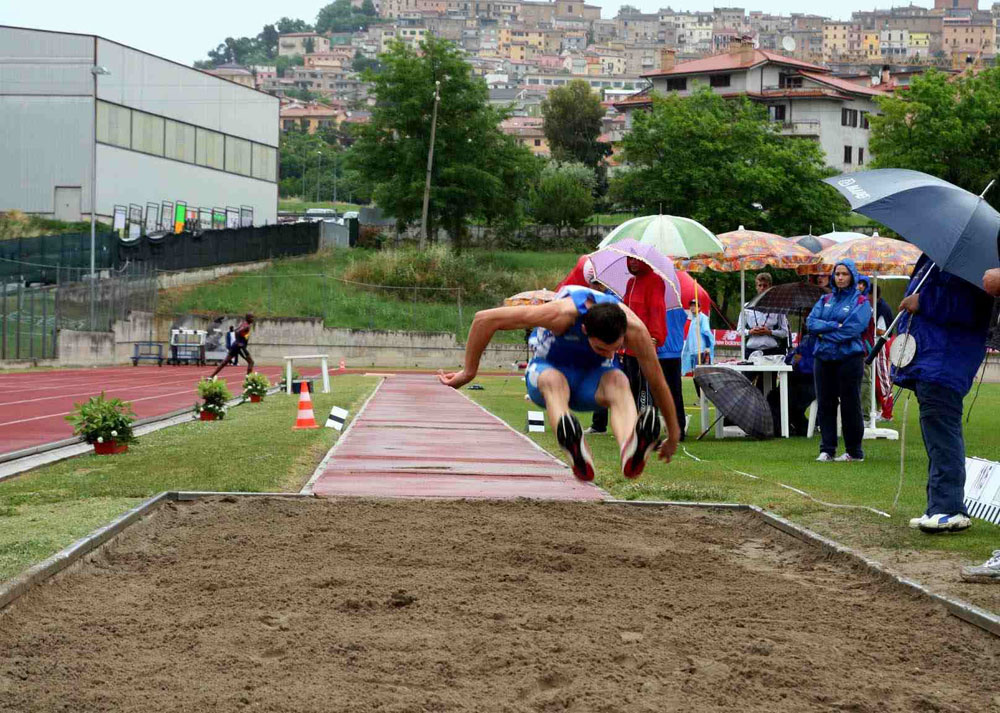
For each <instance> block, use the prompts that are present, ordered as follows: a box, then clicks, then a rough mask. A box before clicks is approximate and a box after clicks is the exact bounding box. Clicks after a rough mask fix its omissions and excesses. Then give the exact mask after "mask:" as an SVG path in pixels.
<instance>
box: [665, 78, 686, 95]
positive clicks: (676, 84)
mask: <svg viewBox="0 0 1000 713" xmlns="http://www.w3.org/2000/svg"><path fill="white" fill-rule="evenodd" d="M687 84H688V80H687V77H668V78H667V91H668V92H683V91H687Z"/></svg>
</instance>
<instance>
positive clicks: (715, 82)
mask: <svg viewBox="0 0 1000 713" xmlns="http://www.w3.org/2000/svg"><path fill="white" fill-rule="evenodd" d="M729 77H730V75H728V74H713V75H712V76H711V77H709V80H708V84H709V86H712V87H728V86H729Z"/></svg>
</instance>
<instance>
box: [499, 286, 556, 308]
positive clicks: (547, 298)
mask: <svg viewBox="0 0 1000 713" xmlns="http://www.w3.org/2000/svg"><path fill="white" fill-rule="evenodd" d="M555 298H556V293H555V292H553V291H552V290H528V291H527V292H518V293H517V294H516V295H512V296H510V297H507V298H506V299H504V301H503V303H504V306H506V307H519V306H521V305H540V304H545V303H546V302H551V301H552V300H554V299H555Z"/></svg>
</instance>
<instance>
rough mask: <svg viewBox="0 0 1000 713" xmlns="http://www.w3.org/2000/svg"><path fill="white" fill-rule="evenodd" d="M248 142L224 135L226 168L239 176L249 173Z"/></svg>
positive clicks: (249, 152) (249, 153)
mask: <svg viewBox="0 0 1000 713" xmlns="http://www.w3.org/2000/svg"><path fill="white" fill-rule="evenodd" d="M250 161H251V151H250V142H249V141H247V140H246V139H237V138H235V137H233V136H227V137H226V170H227V171H228V172H229V173H238V174H240V175H241V176H249V175H250Z"/></svg>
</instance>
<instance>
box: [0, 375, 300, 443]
mask: <svg viewBox="0 0 1000 713" xmlns="http://www.w3.org/2000/svg"><path fill="white" fill-rule="evenodd" d="M214 370H215V367H214V366H163V367H158V366H138V367H133V366H122V367H113V368H107V369H68V370H58V371H34V372H24V373H19V374H0V454H2V453H9V452H11V451H19V450H21V449H23V448H30V447H32V446H38V445H42V444H44V443H51V442H53V441H60V440H62V439H64V438H69V437H71V436H72V435H73V427H72V426H71V425H70V424H69V422H68V421H66V418H65V416H66V414H68V413H69V412H70V411H72V410H73V404H74V403H76V402H79V401H84V400H86V399H88V398H90V397H91V396H96V395H97V394H100V393H101V392H102V391H103V392H104V393H105V395H106V396H108V398H119V399H122V400H123V401H130V402H131V403H132V408H133V409H134V410H135V413H136V416H137V417H138V418H149V417H151V416H162V415H163V414H166V413H170V412H171V411H176V410H177V409H180V408H184V407H185V406H189V407H192V408H193V407H194V404H195V402H196V401H197V400H198V391H197V385H198V380H199V379H201V378H204V377H206V376H209V375H210V374H211V373H212V371H214ZM258 371H261V372H263V373H264V374H267V377H268V378H269V379H271V381H276V380H277V379H278V378H280V376H281V367H279V366H273V367H262V368H261V369H259V370H258ZM305 371H308V370H303V375H306V376H308V374H305ZM317 372H318V370H317ZM245 375H246V367H244V366H242V365H240V366H229V367H226V368H225V369H223V370H222V373H221V374H220V375H219V378H220V379H224V380H225V381H226V383H227V385H228V386H229V390H230V391H231V392H232V393H233V395H234V396H236V395H238V394H239V393H240V391H241V390H242V386H243V377H244V376H245Z"/></svg>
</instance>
